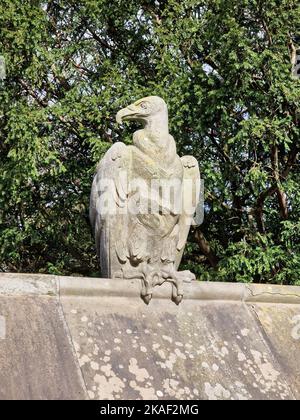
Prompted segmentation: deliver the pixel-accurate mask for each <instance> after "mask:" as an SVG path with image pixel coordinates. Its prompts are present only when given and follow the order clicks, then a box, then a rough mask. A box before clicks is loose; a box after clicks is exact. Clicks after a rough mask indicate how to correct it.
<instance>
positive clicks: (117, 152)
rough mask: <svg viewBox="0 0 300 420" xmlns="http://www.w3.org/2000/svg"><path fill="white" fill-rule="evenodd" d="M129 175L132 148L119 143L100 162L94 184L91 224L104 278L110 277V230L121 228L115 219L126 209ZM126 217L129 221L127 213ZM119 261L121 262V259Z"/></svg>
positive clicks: (91, 199) (123, 250)
mask: <svg viewBox="0 0 300 420" xmlns="http://www.w3.org/2000/svg"><path fill="white" fill-rule="evenodd" d="M129 171H130V151H129V148H128V147H127V146H126V145H125V144H124V143H120V142H118V143H115V144H114V145H113V146H112V147H111V148H110V149H109V150H108V151H107V152H106V154H105V155H104V157H103V159H101V161H100V162H99V164H98V166H97V169H96V174H95V176H94V180H93V185H92V191H91V197H90V221H91V225H92V229H93V232H94V236H95V243H96V249H97V254H98V257H99V259H100V266H101V271H102V275H105V276H109V275H110V272H109V267H110V264H109V262H110V258H111V256H110V250H111V239H112V238H111V227H112V226H118V225H120V223H117V221H116V218H117V217H119V216H118V214H119V211H120V209H122V208H125V207H126V205H127V199H128V190H127V189H128V179H127V178H128V173H129ZM121 217H122V216H121ZM124 217H126V210H125V212H124ZM119 241H120V242H119V245H121V243H122V238H121V237H119ZM104 245H105V246H104ZM119 248H120V252H123V253H125V252H126V251H125V249H123V247H122V246H120V247H119ZM120 257H121V259H122V255H120ZM123 258H125V255H124V256H123Z"/></svg>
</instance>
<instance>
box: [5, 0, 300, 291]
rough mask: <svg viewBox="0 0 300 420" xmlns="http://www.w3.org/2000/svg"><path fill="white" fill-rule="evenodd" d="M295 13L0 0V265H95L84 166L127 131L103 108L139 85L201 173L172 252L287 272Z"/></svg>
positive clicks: (198, 268) (222, 277) (190, 2)
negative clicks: (1, 67) (191, 211)
mask: <svg viewBox="0 0 300 420" xmlns="http://www.w3.org/2000/svg"><path fill="white" fill-rule="evenodd" d="M299 22H300V5H299V2H298V1H296V0H280V1H279V0H270V1H267V2H266V1H263V0H231V1H229V0H203V1H198V0H184V1H182V0H181V1H180V0H157V1H149V0H141V1H138V0H135V1H133V0H126V1H125V0H124V1H123V0H118V1H114V2H113V1H107V0H85V1H79V0H78V1H71V0H69V1H68V0H66V1H62V0H45V1H39V0H23V1H22V2H19V1H17V0H3V1H2V2H1V4H0V55H2V56H4V58H5V61H6V73H7V77H6V79H5V80H3V81H1V80H0V170H1V172H0V174H1V179H0V269H2V270H4V271H37V272H48V273H54V274H60V273H61V274H69V273H76V274H85V275H95V274H96V272H97V270H98V268H97V261H96V258H95V257H94V255H95V250H94V246H93V241H92V238H91V234H90V227H89V222H88V205H89V192H90V186H91V181H92V176H93V172H94V169H95V165H96V163H97V161H98V160H99V159H100V158H101V156H102V155H103V153H104V152H105V151H106V150H107V148H108V147H110V145H111V144H112V143H113V142H115V141H117V140H120V139H122V140H123V141H125V142H127V143H129V142H130V141H131V137H132V134H131V133H132V127H125V131H124V130H122V131H121V130H120V128H118V127H117V126H116V124H115V120H114V116H115V114H116V112H117V110H118V109H119V108H120V107H122V106H124V105H126V104H128V103H129V102H131V101H132V100H135V99H137V98H139V97H141V96H143V95H147V94H154V95H160V96H162V97H164V98H165V99H166V101H167V102H168V105H169V109H170V125H171V132H172V134H173V135H174V137H175V139H176V141H177V144H178V151H179V153H180V154H187V153H192V154H193V155H195V156H196V157H197V158H198V160H199V164H200V169H201V173H202V177H203V178H204V181H205V191H206V192H205V203H206V204H205V221H204V224H203V225H202V226H201V227H200V228H197V229H194V230H193V232H192V233H191V235H190V240H189V244H188V247H187V252H186V255H185V261H184V265H185V266H186V267H189V268H191V269H192V270H194V271H195V272H196V273H197V274H198V276H199V277H200V278H201V279H205V280H219V281H228V280H229V281H243V282H248V281H259V282H276V283H284V284H296V283H297V282H298V283H299V278H300V276H299V274H300V243H299V233H300V232H299V231H300V226H299V220H300V218H299V212H300V193H299V183H300V182H299V181H300V177H299V173H300V167H299V147H300V129H299V101H300V81H299V80H296V79H295V78H293V77H292V72H291V53H292V47H293V35H294V34H299V33H300V28H299V26H300V23H299ZM199 232H201V234H202V235H199ZM203 234H204V237H205V238H204V237H203ZM199 238H202V239H199ZM203 238H204V239H203Z"/></svg>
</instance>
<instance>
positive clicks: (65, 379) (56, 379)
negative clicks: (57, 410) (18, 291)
mask: <svg viewBox="0 0 300 420" xmlns="http://www.w3.org/2000/svg"><path fill="white" fill-rule="evenodd" d="M17 280H18V279H17ZM19 285H20V284H19ZM25 290H26V291H27V285H25ZM0 316H1V317H2V319H5V329H6V331H5V334H2V339H0V399H25V400H28V399H81V398H85V390H84V386H83V381H82V376H81V372H80V370H79V367H78V362H77V360H76V358H75V357H74V352H73V348H72V345H71V342H70V337H69V334H68V331H67V327H66V324H65V322H64V319H63V315H62V310H61V307H60V305H59V302H58V301H57V300H56V299H54V298H51V297H45V296H43V297H38V296H31V295H29V294H27V292H26V293H25V295H19V296H17V295H13V296H7V295H1V281H0Z"/></svg>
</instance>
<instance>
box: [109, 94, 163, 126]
mask: <svg viewBox="0 0 300 420" xmlns="http://www.w3.org/2000/svg"><path fill="white" fill-rule="evenodd" d="M157 118H159V119H166V120H167V119H168V108H167V104H166V103H165V101H164V100H163V99H162V98H160V97H159V96H147V97H146V98H142V99H139V100H138V101H136V102H134V103H133V104H131V105H129V106H127V107H126V108H123V109H121V110H120V111H119V112H118V113H117V116H116V120H117V123H118V124H121V123H122V122H123V121H139V122H141V123H143V124H147V123H148V122H150V121H151V120H153V119H157Z"/></svg>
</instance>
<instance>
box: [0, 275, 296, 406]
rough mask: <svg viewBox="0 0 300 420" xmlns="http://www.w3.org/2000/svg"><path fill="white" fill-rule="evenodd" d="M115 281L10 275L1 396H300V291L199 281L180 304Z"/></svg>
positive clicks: (0, 353) (1, 306)
mask: <svg viewBox="0 0 300 420" xmlns="http://www.w3.org/2000/svg"><path fill="white" fill-rule="evenodd" d="M13 278H15V280H16V282H17V283H18V288H17V289H16V290H15V292H14V293H13V294H11V292H9V291H8V290H9V288H8V287H7V282H8V281H9V280H12V279H13ZM35 280H37V281H38V282H39V283H38V284H39V285H40V286H39V287H37V289H39V290H40V294H36V293H34V294H32V293H30V290H32V289H31V288H30V287H29V285H31V287H32V285H33V284H34V283H35ZM48 280H49V284H51V287H52V288H54V290H56V295H54V296H47V292H46V293H45V291H46V290H47V287H45V285H46V284H47V281H48ZM116 282H117V288H116V287H115V286H114V285H115V283H114V282H110V281H109V280H108V279H103V280H99V279H91V278H87V279H85V278H72V277H54V276H34V275H32V276H20V277H18V275H9V276H6V275H2V276H0V318H1V317H5V319H6V323H7V333H6V335H5V337H2V339H1V334H0V398H1V399H3V398H13V399H17V398H24V399H25V398H26V399H28V398H38V399H39V398H47V399H55V398H70V399H76V398H90V399H125V398H126V399H127V398H128V399H184V400H185V399H186V400H187V399H221V400H226V399H235V400H236V399H299V398H300V380H299V378H300V371H299V366H300V352H299V346H300V288H299V287H284V286H269V285H268V286H263V285H251V286H249V285H242V284H230V283H228V284H218V283H200V282H192V283H191V284H188V285H187V288H186V298H185V300H184V301H183V302H182V304H181V305H180V306H179V307H176V306H175V305H173V304H172V302H170V300H169V297H170V294H171V287H170V285H168V284H164V285H163V286H161V287H159V288H156V289H155V299H154V300H153V301H152V302H151V303H150V305H149V306H145V305H144V304H143V302H142V301H141V300H140V299H138V297H137V292H138V290H139V289H140V284H139V282H137V281H128V284H127V286H126V285H125V284H124V280H116ZM119 282H120V283H119ZM22 284H23V286H22ZM2 285H3V287H2ZM122 285H123V286H122ZM122 287H123V288H122ZM33 289H34V290H36V289H35V288H33ZM282 302H284V303H282ZM66 324H67V325H66ZM0 329H1V328H0ZM79 366H80V368H79Z"/></svg>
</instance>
